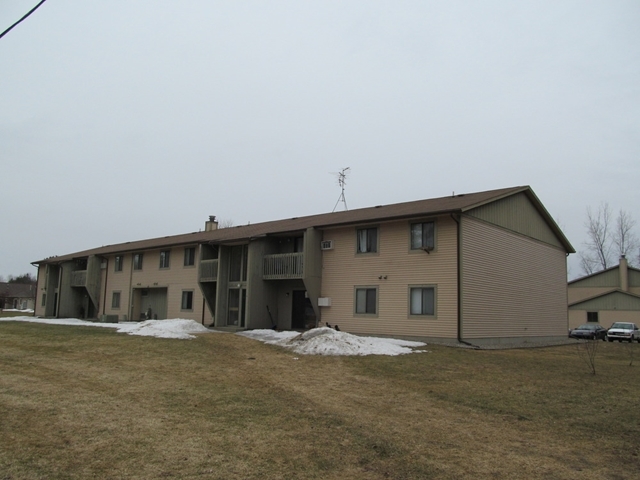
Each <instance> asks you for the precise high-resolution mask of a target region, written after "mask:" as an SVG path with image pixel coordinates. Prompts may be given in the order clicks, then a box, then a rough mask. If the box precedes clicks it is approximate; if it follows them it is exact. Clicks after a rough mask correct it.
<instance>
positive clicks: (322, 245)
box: [320, 240, 333, 250]
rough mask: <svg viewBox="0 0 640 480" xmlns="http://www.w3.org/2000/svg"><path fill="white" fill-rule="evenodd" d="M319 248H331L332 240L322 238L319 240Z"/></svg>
mask: <svg viewBox="0 0 640 480" xmlns="http://www.w3.org/2000/svg"><path fill="white" fill-rule="evenodd" d="M320 250H333V240H323V241H322V242H320Z"/></svg>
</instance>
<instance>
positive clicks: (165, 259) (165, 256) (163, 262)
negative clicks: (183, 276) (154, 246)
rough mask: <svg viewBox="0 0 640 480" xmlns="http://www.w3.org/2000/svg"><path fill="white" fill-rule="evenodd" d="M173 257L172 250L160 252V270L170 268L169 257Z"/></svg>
mask: <svg viewBox="0 0 640 480" xmlns="http://www.w3.org/2000/svg"><path fill="white" fill-rule="evenodd" d="M170 256H171V250H161V251H160V268H169V257H170Z"/></svg>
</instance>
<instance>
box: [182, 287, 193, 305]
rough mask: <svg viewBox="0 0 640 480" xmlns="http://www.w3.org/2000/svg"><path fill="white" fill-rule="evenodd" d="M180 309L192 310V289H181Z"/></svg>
mask: <svg viewBox="0 0 640 480" xmlns="http://www.w3.org/2000/svg"><path fill="white" fill-rule="evenodd" d="M180 310H193V290H183V291H182V303H181V305H180Z"/></svg>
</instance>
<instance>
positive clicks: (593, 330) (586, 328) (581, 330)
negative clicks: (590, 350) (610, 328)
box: [569, 323, 607, 340]
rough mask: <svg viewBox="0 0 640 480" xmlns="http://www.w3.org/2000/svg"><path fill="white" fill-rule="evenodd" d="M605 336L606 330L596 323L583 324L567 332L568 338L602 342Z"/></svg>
mask: <svg viewBox="0 0 640 480" xmlns="http://www.w3.org/2000/svg"><path fill="white" fill-rule="evenodd" d="M606 336H607V329H606V328H604V327H603V326H602V325H598V324H597V323H585V324H584V325H580V326H579V327H578V328H574V329H573V330H569V337H570V338H583V339H584V338H587V339H591V340H596V339H598V340H604V339H605V337H606Z"/></svg>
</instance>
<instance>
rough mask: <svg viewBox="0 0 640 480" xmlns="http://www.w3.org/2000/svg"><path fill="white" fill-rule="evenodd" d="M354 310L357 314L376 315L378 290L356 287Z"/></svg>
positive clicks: (375, 288)
mask: <svg viewBox="0 0 640 480" xmlns="http://www.w3.org/2000/svg"><path fill="white" fill-rule="evenodd" d="M355 303H356V308H355V312H356V313H358V314H366V315H376V314H377V313H378V288H377V287H356V299H355Z"/></svg>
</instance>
